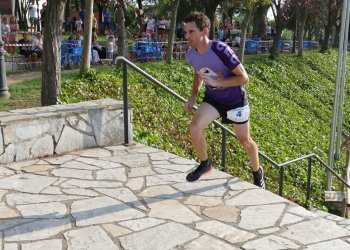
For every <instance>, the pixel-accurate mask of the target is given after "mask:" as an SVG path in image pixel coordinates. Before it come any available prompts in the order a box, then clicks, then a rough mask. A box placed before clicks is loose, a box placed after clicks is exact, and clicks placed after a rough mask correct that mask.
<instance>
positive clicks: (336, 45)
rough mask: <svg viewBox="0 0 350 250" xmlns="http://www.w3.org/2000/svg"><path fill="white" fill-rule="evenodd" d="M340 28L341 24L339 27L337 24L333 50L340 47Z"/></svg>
mask: <svg viewBox="0 0 350 250" xmlns="http://www.w3.org/2000/svg"><path fill="white" fill-rule="evenodd" d="M340 26H341V24H340V23H339V25H337V24H336V23H335V34H334V40H333V48H338V47H339V38H340Z"/></svg>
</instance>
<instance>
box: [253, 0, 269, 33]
mask: <svg viewBox="0 0 350 250" xmlns="http://www.w3.org/2000/svg"><path fill="white" fill-rule="evenodd" d="M269 8H270V5H260V6H258V7H257V9H256V11H255V14H254V18H253V32H252V37H263V36H264V35H265V34H266V16H267V11H268V10H269Z"/></svg>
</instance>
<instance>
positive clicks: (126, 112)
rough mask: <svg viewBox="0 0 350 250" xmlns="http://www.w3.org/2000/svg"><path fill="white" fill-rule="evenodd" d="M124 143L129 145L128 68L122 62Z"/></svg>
mask: <svg viewBox="0 0 350 250" xmlns="http://www.w3.org/2000/svg"><path fill="white" fill-rule="evenodd" d="M123 102H124V105H123V107H124V143H125V144H129V110H128V102H129V100H128V68H127V65H126V62H123Z"/></svg>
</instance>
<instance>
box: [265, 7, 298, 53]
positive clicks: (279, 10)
mask: <svg viewBox="0 0 350 250" xmlns="http://www.w3.org/2000/svg"><path fill="white" fill-rule="evenodd" d="M272 5H273V8H272V10H273V15H274V17H275V22H276V32H275V36H274V39H273V45H272V49H271V54H270V57H271V58H275V57H277V55H278V47H279V43H280V40H281V36H282V31H283V29H284V28H285V27H286V26H287V24H288V22H289V21H290V20H291V18H292V17H293V15H294V14H295V11H294V8H293V0H284V1H283V0H273V1H272Z"/></svg>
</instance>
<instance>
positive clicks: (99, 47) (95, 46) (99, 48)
mask: <svg viewBox="0 0 350 250" xmlns="http://www.w3.org/2000/svg"><path fill="white" fill-rule="evenodd" d="M91 45H92V48H93V49H94V50H96V51H97V52H98V55H99V57H100V58H101V59H106V54H107V49H106V47H104V46H102V45H100V44H99V43H98V41H97V34H96V33H95V32H94V33H92V41H91Z"/></svg>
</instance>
